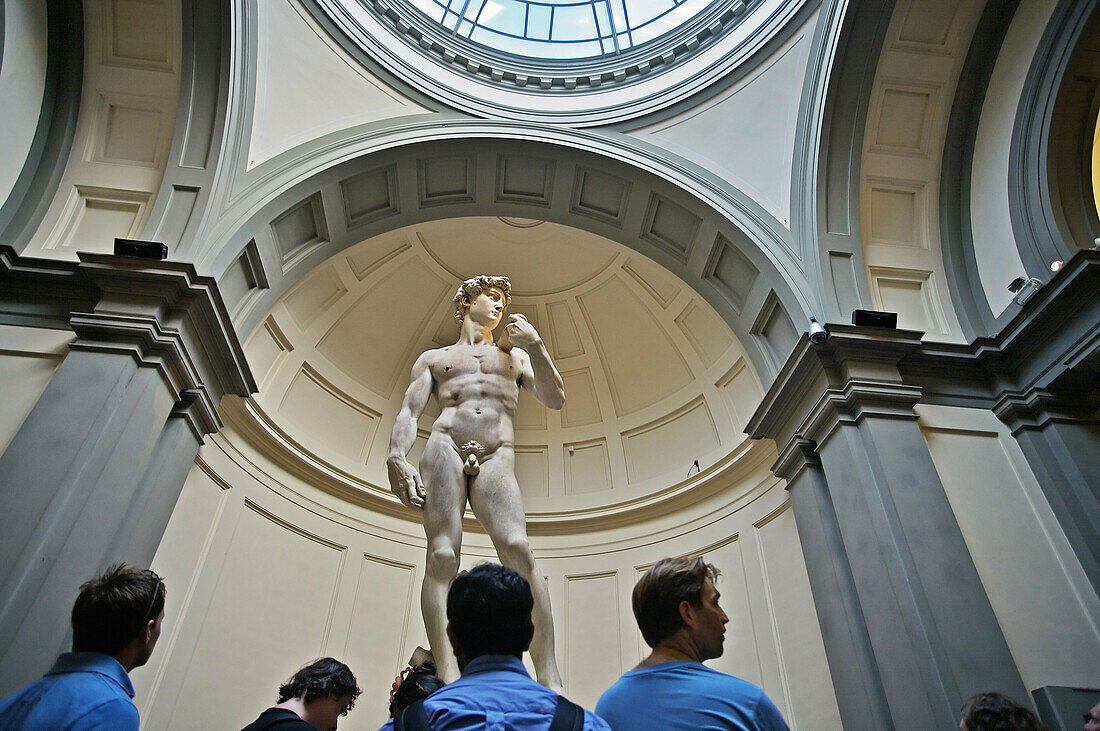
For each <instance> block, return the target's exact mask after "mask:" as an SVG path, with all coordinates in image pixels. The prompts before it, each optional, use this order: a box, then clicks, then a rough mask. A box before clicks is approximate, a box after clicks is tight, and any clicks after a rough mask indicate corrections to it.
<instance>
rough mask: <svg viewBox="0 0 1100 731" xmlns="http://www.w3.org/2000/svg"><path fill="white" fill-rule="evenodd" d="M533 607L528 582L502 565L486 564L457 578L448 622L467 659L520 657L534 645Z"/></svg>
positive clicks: (448, 608)
mask: <svg viewBox="0 0 1100 731" xmlns="http://www.w3.org/2000/svg"><path fill="white" fill-rule="evenodd" d="M533 606H534V599H533V598H532V596H531V587H530V585H529V584H528V583H527V579H525V578H523V577H522V576H521V575H519V574H518V573H516V572H515V571H512V569H509V568H505V567H503V566H501V565H500V564H495V563H483V564H481V565H479V566H476V567H474V568H473V569H472V570H470V571H464V572H462V573H461V574H459V575H458V576H457V577H455V580H454V582H453V583H452V584H451V590H450V591H449V592H448V593H447V621H448V622H450V623H451V631H452V633H453V634H454V639H455V641H456V642H457V643H458V644H459V646H460V647H461V648H462V652H463V653H464V654H465V656H466V660H473V659H474V658H475V657H479V656H481V655H514V656H516V657H520V656H522V655H523V652H524V650H526V649H527V646H528V645H529V644H530V642H531V608H532V607H533Z"/></svg>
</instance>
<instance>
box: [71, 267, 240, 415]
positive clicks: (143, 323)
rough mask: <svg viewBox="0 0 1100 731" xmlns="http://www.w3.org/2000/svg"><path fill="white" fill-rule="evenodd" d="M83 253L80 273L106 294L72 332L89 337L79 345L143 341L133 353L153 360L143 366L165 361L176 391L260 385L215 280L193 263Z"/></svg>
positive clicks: (77, 318)
mask: <svg viewBox="0 0 1100 731" xmlns="http://www.w3.org/2000/svg"><path fill="white" fill-rule="evenodd" d="M78 256H79V257H80V271H81V272H82V273H83V274H84V276H86V277H87V278H88V279H90V280H91V281H93V282H95V284H96V285H97V286H98V287H99V288H100V290H102V292H103V297H102V299H101V300H100V301H99V303H98V304H97V305H96V308H95V312H94V313H76V314H74V316H73V323H72V324H73V329H74V330H77V333H78V334H82V335H84V336H85V337H86V338H88V340H89V343H87V344H86V345H83V346H81V347H85V348H87V349H91V348H98V349H111V348H118V347H122V348H123V349H124V350H125V349H128V348H129V347H130V346H131V345H133V344H135V343H141V344H142V352H141V353H136V352H135V357H139V358H149V359H150V361H149V362H148V363H146V362H145V361H144V360H141V361H139V362H142V364H143V365H152V364H154V363H160V362H163V363H164V370H163V371H162V372H163V373H164V374H165V377H166V378H169V379H170V383H171V384H172V386H173V388H175V389H176V390H177V392H179V391H182V390H183V389H188V388H196V387H197V385H198V384H205V387H206V388H209V389H211V390H212V393H213V397H214V398H215V400H220V399H221V396H223V395H225V394H230V393H232V394H236V395H238V396H247V395H249V394H250V393H254V392H255V391H256V390H257V387H256V381H255V379H254V378H253V377H252V372H251V370H250V369H249V367H248V363H247V361H246V359H245V355H244V349H243V348H242V347H241V343H240V341H239V340H238V339H237V334H236V331H235V330H234V328H233V323H232V320H231V318H230V316H229V312H228V310H227V309H226V307H225V303H224V302H223V301H222V298H221V294H220V293H219V292H218V287H217V283H216V281H215V280H214V278H213V277H204V276H199V274H198V273H197V272H196V271H195V267H194V266H193V265H191V264H189V263H182V262H169V261H162V262H153V261H150V260H148V259H138V258H134V257H122V256H111V255H108V254H88V253H84V252H81V253H80V254H78ZM111 338H115V339H116V340H117V342H114V343H112V342H111ZM80 343H81V341H80V340H78V341H77V344H78V345H79V344H80ZM165 355H167V359H166V360H163V361H161V360H160V358H161V356H165Z"/></svg>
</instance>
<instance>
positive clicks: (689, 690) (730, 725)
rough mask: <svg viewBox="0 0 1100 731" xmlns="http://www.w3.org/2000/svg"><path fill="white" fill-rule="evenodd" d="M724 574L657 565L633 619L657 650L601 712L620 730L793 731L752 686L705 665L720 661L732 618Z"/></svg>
mask: <svg viewBox="0 0 1100 731" xmlns="http://www.w3.org/2000/svg"><path fill="white" fill-rule="evenodd" d="M717 578H718V569H716V568H715V567H714V566H713V565H711V564H708V563H704V562H703V559H702V558H701V557H695V558H666V559H664V560H661V561H658V562H657V563H656V564H655V565H654V566H653V568H651V569H650V570H649V571H647V572H646V573H645V575H644V576H642V578H641V580H640V581H638V583H637V585H636V586H635V587H634V593H633V597H632V600H633V605H634V617H635V618H636V619H637V620H638V628H639V629H641V631H642V637H643V638H644V639H645V641H646V644H647V645H649V646H650V647H651V648H653V652H651V653H650V654H649V656H648V657H647V658H646V659H644V660H642V662H641V663H640V664H639V665H638V666H637V667H636V668H634V669H633V670H630V671H628V672H626V673H623V676H622V677H621V678H619V680H618V681H616V682H615V684H614V685H612V686H611V687H610V688H608V689H607V690H606V691H604V694H603V695H602V696H600V700H599V702H598V703H597V704H596V713H598V714H599V715H600V716H601V717H602V718H603V719H605V720H606V721H607V722H608V724H610V726H611V728H612V729H614V730H615V731H627V730H629V731H647V730H649V729H652V730H653V731H667V730H669V729H685V730H687V729H690V731H704V730H705V731H712V730H713V731H725V730H726V729H738V730H741V731H755V730H757V729H760V730H761V731H771V730H773V729H774V730H775V731H787V724H786V722H785V721H784V720H783V716H782V715H780V713H779V709H777V708H776V707H775V704H774V703H772V701H771V699H770V698H768V696H767V695H765V693H764V691H763V690H761V689H760V688H758V687H756V686H755V685H753V684H752V683H749V682H747V681H744V680H741V679H740V678H735V677H733V676H732V675H726V674H725V673H720V672H718V671H717V670H712V669H710V668H708V667H707V666H706V665H703V661H704V660H710V659H712V658H715V657H719V656H721V654H722V643H723V642H724V641H725V634H726V623H727V622H729V617H727V616H726V613H725V612H723V611H722V608H721V607H720V606H718V597H719V594H718V590H717V589H715V588H714V580H715V579H717Z"/></svg>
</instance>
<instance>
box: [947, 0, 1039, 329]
mask: <svg viewBox="0 0 1100 731" xmlns="http://www.w3.org/2000/svg"><path fill="white" fill-rule="evenodd" d="M1018 4H1019V2H1018V0H1012V1H1011V2H1006V3H991V4H989V5H987V6H986V7H985V9H984V10H983V11H982V17H981V19H980V20H979V21H978V27H977V28H976V29H975V31H974V37H973V40H972V41H971V43H970V51H969V52H968V53H967V56H966V61H965V62H964V63H963V68H962V73H961V74H960V77H959V86H958V89H957V91H956V94H955V100H954V103H953V105H952V107H951V115H950V117H949V118H948V122H947V135H946V138H945V143H944V149H943V163H942V166H941V168H940V169H941V173H940V195H939V207H940V243H941V246H942V247H943V263H944V273H945V274H946V279H947V286H948V289H949V290H950V292H951V301H952V303H953V304H954V305H955V313H956V314H957V315H958V317H959V325H960V326H961V327H962V329H963V335H965V336H966V338H967V340H974V339H975V338H978V337H983V336H986V335H990V334H992V333H993V332H994V330H995V329H996V322H997V318H996V317H995V316H994V314H993V310H992V309H991V308H990V306H989V301H988V300H987V299H986V298H985V297H984V296H983V295H982V294H981V292H982V284H981V279H980V276H979V274H978V262H977V260H976V258H975V256H974V234H973V230H972V228H971V225H972V224H971V212H970V192H971V186H972V180H971V176H972V173H973V165H974V142H975V138H976V137H977V134H978V121H979V120H980V118H981V113H982V106H983V105H984V103H985V97H986V92H987V90H988V88H989V80H990V78H991V76H992V75H993V69H994V67H995V66H996V64H997V57H998V55H999V52H1000V48H1001V44H1002V43H1003V42H1004V38H1005V36H1006V35H1007V33H1008V29H1009V26H1010V25H1011V24H1012V18H1013V15H1014V14H1015V12H1016V7H1017V6H1018Z"/></svg>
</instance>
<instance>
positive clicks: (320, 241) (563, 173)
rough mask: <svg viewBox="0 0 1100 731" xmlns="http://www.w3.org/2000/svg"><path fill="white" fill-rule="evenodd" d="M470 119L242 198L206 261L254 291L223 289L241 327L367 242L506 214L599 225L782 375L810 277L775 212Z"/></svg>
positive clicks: (769, 371)
mask: <svg viewBox="0 0 1100 731" xmlns="http://www.w3.org/2000/svg"><path fill="white" fill-rule="evenodd" d="M463 126H464V127H465V129H462V131H461V134H460V135H458V136H457V139H455V140H447V139H436V140H433V141H416V142H411V143H406V144H395V145H392V146H390V147H387V148H386V149H382V150H376V151H373V152H369V153H366V154H361V155H358V156H345V157H344V159H342V160H340V161H339V162H337V163H335V164H332V165H329V166H327V167H324V168H323V169H320V170H314V171H313V172H311V173H310V174H303V175H301V176H300V177H298V178H297V179H296V180H295V181H294V182H293V183H290V184H288V185H286V186H285V187H284V189H283V190H282V191H281V192H279V193H278V194H275V195H272V194H271V193H270V192H268V193H266V194H265V193H264V192H262V191H261V188H268V190H270V188H269V186H270V185H272V184H273V183H274V179H269V180H268V181H267V185H262V184H257V185H256V186H254V188H253V189H252V190H250V191H249V192H248V193H247V194H246V195H244V196H243V198H242V199H241V200H240V205H242V206H243V205H247V201H256V202H255V203H254V204H253V205H254V207H253V208H251V209H249V212H248V213H247V215H244V214H242V215H240V217H235V216H232V215H230V216H227V217H226V218H227V219H228V220H230V221H233V220H236V221H241V223H240V224H239V225H233V229H232V230H229V231H226V232H225V234H224V235H221V234H216V235H212V236H211V237H210V240H212V241H217V242H221V245H220V246H218V247H217V249H216V250H211V251H209V252H207V255H206V257H205V258H204V259H203V260H202V263H203V268H205V269H209V270H212V271H214V272H215V274H216V275H217V276H218V277H219V280H221V281H223V282H224V281H228V280H227V279H226V277H227V276H228V277H230V278H235V281H238V282H239V281H242V275H241V273H242V272H244V275H243V281H246V282H251V283H252V284H254V285H256V286H249V287H247V288H245V291H241V290H242V287H241V286H240V285H239V284H238V285H237V286H236V287H235V288H234V287H225V289H226V290H227V291H228V292H236V295H233V296H235V297H236V300H235V301H229V302H228V303H227V304H228V305H229V306H230V307H231V308H236V318H235V319H236V322H237V327H238V330H239V331H241V332H242V333H243V332H249V331H251V330H252V328H254V327H255V326H256V325H257V324H258V323H259V321H260V318H261V317H262V316H263V314H264V313H266V312H267V310H268V309H270V307H271V306H273V304H274V303H275V301H276V300H277V298H278V297H279V296H280V295H281V294H282V293H283V292H285V291H287V290H288V289H289V287H290V286H291V285H292V284H293V283H294V282H296V281H298V280H299V279H300V278H301V277H302V276H304V275H305V274H306V273H307V272H308V271H310V270H312V269H313V267H315V266H316V265H317V264H319V263H320V262H322V261H324V260H326V259H328V258H329V257H331V256H332V255H333V254H335V253H337V252H339V251H341V250H343V249H344V248H347V247H348V246H351V245H353V244H355V243H358V242H359V241H363V240H364V239H367V238H370V237H372V236H376V235H379V234H381V233H384V232H386V231H390V230H394V229H397V228H401V227H404V226H408V225H410V224H414V223H418V222H422V221H426V220H438V219H445V218H455V217H465V216H481V215H505V216H513V217H519V218H535V219H541V220H547V221H553V222H555V223H559V224H563V225H567V226H571V227H574V228H578V229H583V230H586V231H590V232H592V233H595V234H598V235H600V236H603V237H606V238H609V239H611V240H613V241H617V242H619V243H621V244H623V245H625V246H627V247H629V248H631V249H634V250H636V251H639V252H640V253H642V254H644V255H645V256H647V257H649V258H651V259H653V260H655V261H656V262H658V263H659V264H661V265H662V266H664V267H665V268H666V269H668V270H669V271H670V272H672V273H673V274H675V275H676V276H677V277H679V278H680V279H681V280H683V281H684V282H685V283H687V284H688V285H689V286H691V287H692V288H694V289H695V290H696V291H697V292H699V293H700V294H701V295H702V296H703V297H704V298H705V299H706V300H707V301H708V302H709V303H710V304H711V305H712V306H713V307H714V308H715V310H717V311H718V313H719V314H720V315H721V316H722V317H723V319H724V320H725V321H726V322H727V323H728V324H729V326H730V328H731V329H732V330H733V331H734V333H736V334H737V336H738V338H740V340H741V342H742V344H743V345H744V347H745V348H746V351H747V352H748V353H749V355H750V358H751V359H752V360H753V364H754V366H755V367H756V369H757V372H758V373H760V374H761V377H762V378H763V379H764V380H766V381H770V379H771V378H772V377H773V376H774V375H775V373H776V372H777V370H778V368H779V366H780V365H782V363H783V362H784V361H785V360H786V357H787V354H788V353H789V351H790V349H791V348H792V347H793V346H794V343H795V341H796V340H797V337H798V334H799V332H800V330H801V328H800V327H799V326H798V325H796V323H800V322H802V321H803V319H804V318H806V317H808V313H809V309H808V308H807V307H806V305H805V291H804V290H805V289H806V287H805V283H804V281H803V280H802V279H801V278H800V277H799V276H798V275H792V274H791V272H790V271H789V270H788V269H786V268H785V267H784V265H783V263H782V256H783V254H782V244H781V243H779V242H776V241H775V240H774V239H773V238H772V237H771V236H770V235H769V233H768V231H769V228H770V224H769V221H768V220H767V215H766V214H764V213H763V212H762V211H757V210H752V209H751V207H749V208H746V207H745V206H744V201H736V200H729V199H727V200H725V201H722V200H714V199H711V200H708V199H706V198H704V197H702V196H701V195H700V194H699V191H698V190H691V189H689V188H688V186H687V185H685V184H683V183H679V184H677V183H675V182H672V181H671V180H670V178H671V177H672V176H661V175H658V174H655V173H654V172H651V171H650V170H649V169H646V168H644V167H642V166H641V165H640V164H639V163H638V162H635V161H633V160H631V161H627V160H623V159H612V158H611V157H610V156H608V155H606V154H598V153H596V152H593V151H586V150H581V149H577V148H576V147H571V146H566V145H563V144H561V143H560V142H558V143H557V144H553V143H551V142H549V141H545V140H537V141H536V140H531V139H513V138H506V139H501V138H500V137H497V136H493V137H489V136H487V135H485V134H484V133H482V134H481V135H472V134H471V132H470V130H469V129H468V127H469V125H468V124H466V125H463ZM437 131H438V130H437ZM536 132H537V130H536ZM525 134H526V136H528V137H530V136H532V133H531V131H530V130H528V131H527V132H526V133H525ZM557 134H558V135H559V136H560V132H559V133H557ZM344 149H346V147H344V146H343V145H337V149H336V150H333V152H337V151H342V150H344ZM637 157H639V158H640V157H641V156H640V155H638V156H637ZM295 167H296V166H290V168H289V169H288V170H287V171H285V172H286V173H287V174H292V172H293V168H295ZM677 177H679V178H684V177H686V176H685V175H684V174H683V173H682V174H681V175H680V176H677ZM689 179H690V178H689ZM698 187H700V188H702V189H703V190H706V187H705V186H698ZM712 192H713V191H712ZM727 198H728V193H727ZM735 204H736V205H735ZM735 213H736V214H737V215H734V214H735ZM230 225H232V224H230ZM261 283H265V284H266V287H263V286H258V285H260V284H261ZM227 298H230V299H231V297H228V296H227Z"/></svg>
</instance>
